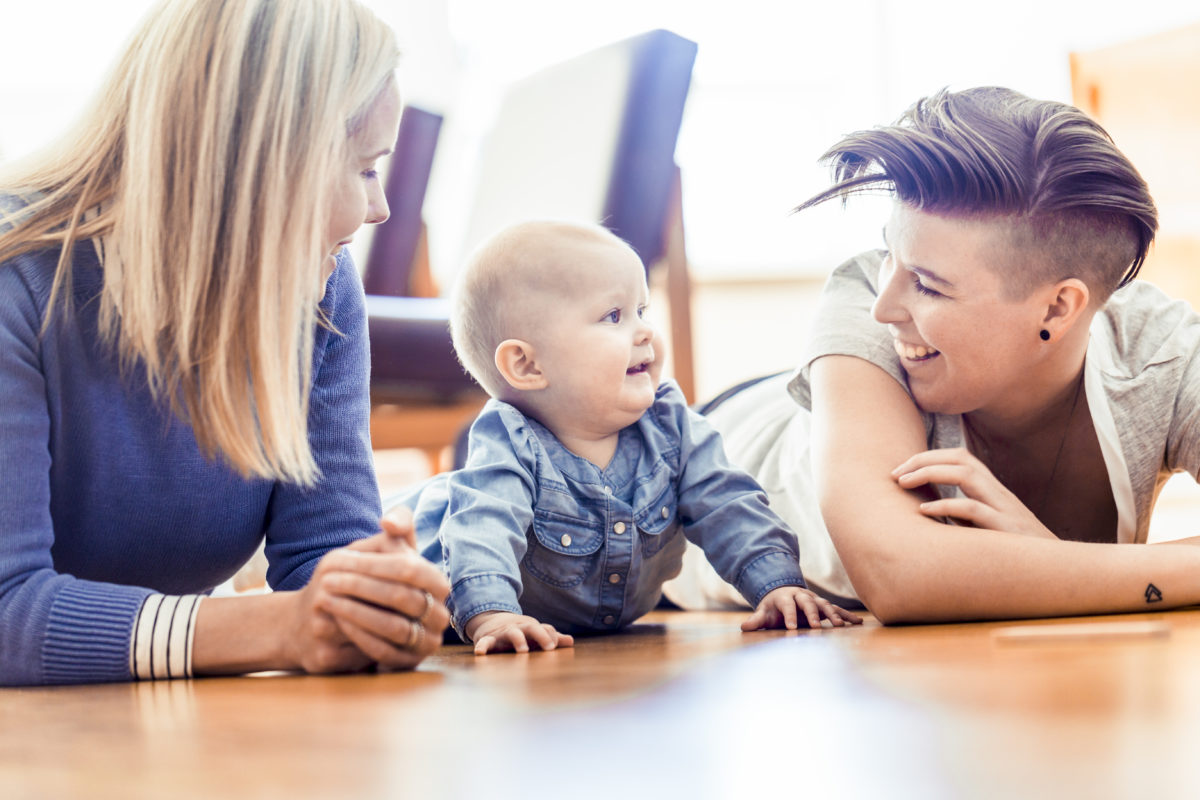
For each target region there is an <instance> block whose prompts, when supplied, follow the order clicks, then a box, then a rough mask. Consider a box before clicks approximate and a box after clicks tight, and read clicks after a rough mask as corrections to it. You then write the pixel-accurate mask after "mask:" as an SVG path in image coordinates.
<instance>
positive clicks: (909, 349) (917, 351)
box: [892, 339, 941, 361]
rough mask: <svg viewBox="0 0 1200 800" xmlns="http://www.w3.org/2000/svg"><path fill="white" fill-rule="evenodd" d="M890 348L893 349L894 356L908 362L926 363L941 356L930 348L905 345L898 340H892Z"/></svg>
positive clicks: (939, 352)
mask: <svg viewBox="0 0 1200 800" xmlns="http://www.w3.org/2000/svg"><path fill="white" fill-rule="evenodd" d="M892 347H894V348H895V350H896V355H898V356H900V357H901V358H903V359H907V360H908V361H928V360H929V359H931V358H935V357H936V356H939V355H941V351H939V350H934V349H933V348H932V347H925V346H924V345H913V344H905V343H904V342H902V341H900V340H899V339H893V340H892Z"/></svg>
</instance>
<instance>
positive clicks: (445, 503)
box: [404, 222, 861, 655]
mask: <svg viewBox="0 0 1200 800" xmlns="http://www.w3.org/2000/svg"><path fill="white" fill-rule="evenodd" d="M647 300H648V290H647V288H646V274H645V270H644V269H643V267H642V262H641V260H640V259H639V258H638V256H637V254H636V253H635V252H634V251H633V250H632V249H631V248H630V247H629V246H628V245H627V244H625V243H624V242H623V241H621V240H620V239H618V238H617V237H616V236H614V235H613V234H612V233H610V232H608V231H607V230H605V229H603V228H601V227H598V226H586V225H576V224H569V223H560V222H528V223H523V224H519V225H515V226H513V227H510V228H507V229H505V230H504V231H502V232H500V233H499V234H497V235H496V236H494V237H492V238H491V239H490V240H488V241H487V242H485V243H484V244H483V245H482V246H481V247H480V248H479V249H478V250H477V251H476V252H475V254H474V255H473V256H472V257H471V259H470V261H469V263H468V264H467V265H466V267H465V268H464V272H463V274H462V276H461V278H460V281H459V285H458V289H457V292H456V296H455V300H454V310H453V313H452V317H451V331H452V334H453V339H454V346H455V349H456V351H457V353H458V356H459V358H460V360H461V361H462V363H463V365H464V366H465V367H466V368H467V370H469V371H470V373H471V374H472V375H473V376H474V377H475V379H476V380H477V381H479V383H480V384H481V385H482V386H483V387H484V388H485V389H486V390H487V391H488V393H489V394H490V395H491V397H492V399H491V400H489V401H488V404H487V405H486V406H485V407H484V409H483V411H482V412H481V413H480V415H479V417H478V419H476V421H475V423H474V424H473V425H472V427H471V432H470V444H469V449H468V456H467V463H466V467H465V468H464V469H461V470H458V471H455V472H451V473H446V474H443V475H439V476H436V477H435V478H433V479H432V480H431V481H429V482H427V483H425V484H422V485H421V486H420V487H418V488H417V489H416V490H414V492H412V493H411V494H410V495H409V496H408V497H407V499H406V500H405V501H404V502H406V503H407V504H408V505H410V506H411V507H412V508H413V511H414V516H415V520H414V522H415V525H416V529H417V533H418V536H419V537H420V539H421V541H422V544H423V547H422V550H423V551H424V553H425V555H426V556H427V557H428V558H430V559H431V560H432V561H434V562H435V563H441V564H442V566H443V568H444V569H445V571H446V573H447V575H448V576H449V579H450V582H451V584H452V585H453V590H452V592H451V594H450V598H449V599H448V600H447V603H446V605H447V606H448V607H449V609H450V612H451V619H452V624H453V625H454V629H455V630H456V631H457V632H458V633H459V635H460V636H462V637H463V639H464V640H465V641H468V642H474V643H475V653H476V654H477V655H480V654H483V653H487V652H490V651H494V650H516V651H518V652H526V651H528V650H529V647H530V645H535V646H537V647H540V648H542V649H544V650H552V649H554V648H555V647H559V646H569V645H571V644H572V643H573V639H572V637H571V636H570V634H571V633H578V632H587V631H614V630H617V629H619V628H621V627H622V626H625V625H628V624H630V623H631V622H633V621H634V620H636V619H637V618H638V617H641V616H642V615H643V614H645V613H646V612H648V611H650V610H651V609H652V608H654V607H655V606H656V605H657V604H658V602H659V598H660V596H661V590H662V585H663V583H664V582H666V581H667V580H669V579H670V578H672V577H674V576H675V575H676V574H678V572H679V570H680V566H681V563H682V558H683V552H684V548H685V546H686V544H687V540H689V539H690V540H691V541H693V542H695V543H696V544H697V545H698V546H699V547H700V548H701V549H702V550H703V551H704V553H705V555H706V556H707V557H708V559H709V561H710V562H711V563H712V564H713V566H714V567H715V568H716V570H717V572H718V573H720V575H721V576H722V577H723V578H724V579H725V580H727V581H728V582H729V583H731V584H733V585H734V586H735V587H736V588H737V589H738V591H739V592H741V594H742V596H743V597H745V598H746V600H747V601H748V602H749V603H750V605H751V606H752V607H754V608H755V610H754V612H753V614H752V615H751V616H750V617H749V618H748V619H747V620H746V621H745V622H744V623H743V624H742V629H743V630H756V629H759V628H766V627H787V628H789V629H791V628H796V627H797V625H798V622H799V620H800V619H801V615H802V617H803V620H804V622H805V623H807V625H809V626H812V627H820V625H821V618H822V617H824V618H826V619H828V620H829V621H830V622H831V623H832V624H833V625H843V624H846V623H856V622H860V621H861V620H860V619H859V617H858V616H856V615H855V614H852V613H850V612H848V611H844V610H843V609H841V608H839V607H837V606H835V605H833V604H831V603H829V602H828V601H826V600H825V599H823V598H821V597H818V596H817V595H814V594H813V593H812V592H810V591H808V590H807V589H806V588H805V585H804V578H803V577H802V576H801V574H800V566H799V551H798V548H797V540H796V536H795V534H793V533H792V532H791V531H790V530H789V529H788V528H787V526H786V525H785V524H784V523H783V521H782V520H780V519H779V518H778V517H777V516H775V514H774V513H773V512H772V511H771V510H770V509H769V508H768V507H767V501H766V497H765V495H764V494H763V491H762V489H761V488H760V487H759V486H758V484H756V483H755V482H754V480H753V479H752V478H750V476H748V475H747V474H745V473H744V472H741V471H740V470H737V469H735V468H733V467H732V466H731V465H730V464H729V462H728V461H727V460H726V458H725V453H724V449H723V447H722V445H721V441H720V438H719V436H718V435H717V433H716V432H715V431H714V430H713V429H712V428H711V427H710V426H709V425H708V423H707V422H706V421H705V420H704V418H703V417H701V416H699V415H698V414H696V413H695V412H693V411H691V410H690V409H689V408H688V406H687V403H686V401H685V400H684V398H683V394H682V393H681V392H680V390H679V387H678V386H677V385H676V384H674V383H673V382H670V381H668V382H665V383H663V384H661V385H660V384H659V375H660V374H661V371H662V355H661V346H660V345H659V342H658V341H657V340H656V338H655V332H654V330H653V329H652V328H651V327H650V325H649V324H648V323H647V322H646V320H645V317H644V314H645V310H646V303H647ZM685 537H686V538H685Z"/></svg>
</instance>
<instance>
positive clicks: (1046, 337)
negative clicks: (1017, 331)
mask: <svg viewBox="0 0 1200 800" xmlns="http://www.w3.org/2000/svg"><path fill="white" fill-rule="evenodd" d="M1038 336H1040V337H1042V341H1043V342H1048V341H1050V331H1048V330H1046V329H1045V328H1042V332H1041V333H1039V334H1038Z"/></svg>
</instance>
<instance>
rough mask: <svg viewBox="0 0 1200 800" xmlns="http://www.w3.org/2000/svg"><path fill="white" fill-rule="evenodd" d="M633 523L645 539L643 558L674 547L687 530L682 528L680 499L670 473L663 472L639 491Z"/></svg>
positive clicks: (643, 541) (635, 499) (643, 540)
mask: <svg viewBox="0 0 1200 800" xmlns="http://www.w3.org/2000/svg"><path fill="white" fill-rule="evenodd" d="M634 502H635V503H636V505H635V506H634V508H635V509H636V511H635V512H634V518H633V522H634V524H635V525H636V526H637V529H638V536H639V538H640V539H641V544H642V554H643V555H644V556H645V557H646V558H649V557H650V556H652V555H654V554H655V553H657V552H658V551H659V550H661V549H663V547H665V546H666V545H668V544H670V543H671V541H672V540H674V539H675V538H676V537H677V536H679V534H680V531H682V530H683V527H682V526H681V525H679V521H678V514H679V497H678V495H677V494H676V493H675V483H674V481H672V480H671V476H670V473H668V472H667V471H666V470H662V471H660V472H659V473H658V474H656V475H655V476H654V478H653V479H651V480H650V481H647V482H646V483H645V484H643V485H642V486H640V487H638V491H637V494H636V497H635V498H634Z"/></svg>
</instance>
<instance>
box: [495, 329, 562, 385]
mask: <svg viewBox="0 0 1200 800" xmlns="http://www.w3.org/2000/svg"><path fill="white" fill-rule="evenodd" d="M534 355H535V354H534V350H533V345H531V344H530V343H529V342H525V341H522V340H520V339H505V340H504V341H503V342H501V343H500V344H499V345H497V346H496V369H498V370H499V371H500V374H501V375H502V376H503V377H504V380H506V381H508V385H509V386H511V387H513V388H514V389H516V390H518V391H521V392H530V391H533V390H535V389H545V388H546V386H548V385H549V383H548V381H547V380H546V376H545V375H543V374H542V371H541V369H540V368H539V367H538V364H537V360H536V359H535V358H534Z"/></svg>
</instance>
